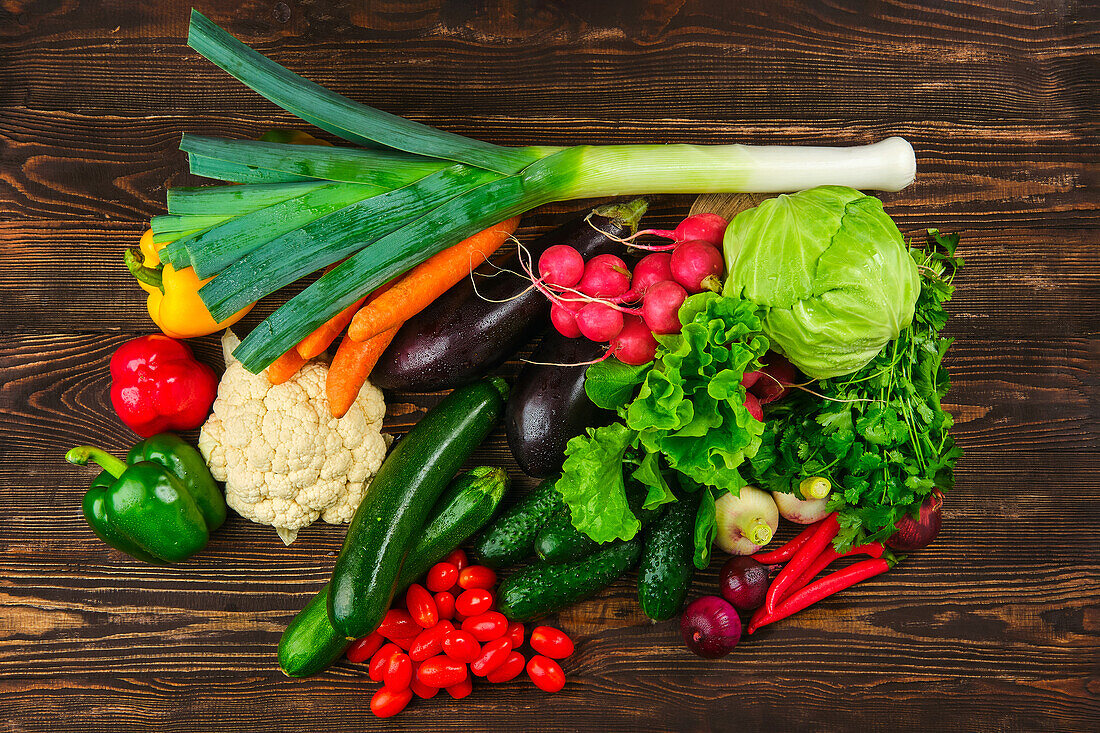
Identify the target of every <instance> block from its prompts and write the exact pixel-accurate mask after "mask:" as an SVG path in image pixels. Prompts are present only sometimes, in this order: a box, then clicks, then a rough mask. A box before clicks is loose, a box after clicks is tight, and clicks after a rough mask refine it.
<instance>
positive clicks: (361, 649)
mask: <svg viewBox="0 0 1100 733" xmlns="http://www.w3.org/2000/svg"><path fill="white" fill-rule="evenodd" d="M385 643H386V640H385V639H384V638H382V635H381V634H379V633H378V632H377V631H375V632H374V633H373V634H367V635H366V636H364V637H363V638H362V639H356V640H355V641H353V642H352V643H351V646H349V647H348V651H347V658H348V661H349V662H353V663H355V664H361V663H362V662H365V661H367V660H368V659H370V658H371V657H372V656H373V655H374V653H375V652H376V651H378V650H379V649H381V648H382V645H383V644H385Z"/></svg>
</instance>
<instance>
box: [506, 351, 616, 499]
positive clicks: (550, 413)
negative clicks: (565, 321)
mask: <svg viewBox="0 0 1100 733" xmlns="http://www.w3.org/2000/svg"><path fill="white" fill-rule="evenodd" d="M606 351H607V344H597V343H595V342H592V341H589V340H588V339H584V338H577V339H571V338H566V337H565V336H562V335H561V334H560V333H558V332H557V331H554V330H551V331H550V332H549V333H547V334H546V336H545V337H544V338H543V339H542V341H541V342H540V343H539V345H538V347H537V348H536V349H535V351H534V353H533V354H531V362H538V363H530V362H529V363H527V364H524V365H523V369H521V370H520V373H519V378H518V379H517V380H516V384H515V387H513V388H512V393H511V396H510V397H509V399H508V406H507V407H506V408H505V410H504V429H505V432H506V433H507V435H508V445H509V447H511V449H512V455H513V456H514V457H515V459H516V463H518V464H519V467H520V468H521V469H523V472H524V473H526V474H527V475H528V476H535V477H538V478H545V477H547V476H550V475H551V474H553V473H555V472H556V471H557V470H558V469H559V468H561V464H562V462H563V461H564V460H565V444H566V443H568V442H569V439H570V438H572V437H574V436H577V435H580V434H581V433H583V432H584V429H585V428H587V427H591V426H592V425H594V424H596V423H597V422H598V421H599V420H600V419H601V418H605V417H610V416H611V415H612V413H611V412H610V411H609V410H601V409H600V408H598V407H596V405H594V404H593V403H592V400H590V399H588V395H587V394H585V392H584V373H585V372H586V371H587V370H588V365H587V363H585V362H591V361H593V360H595V359H599V358H600V357H601V356H602V355H603V354H604V352H606ZM548 364H581V366H548ZM604 422H606V420H604Z"/></svg>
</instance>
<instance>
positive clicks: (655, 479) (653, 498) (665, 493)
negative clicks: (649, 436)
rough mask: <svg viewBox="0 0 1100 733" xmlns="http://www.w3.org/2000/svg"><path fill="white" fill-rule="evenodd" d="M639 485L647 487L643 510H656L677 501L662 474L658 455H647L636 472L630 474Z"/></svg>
mask: <svg viewBox="0 0 1100 733" xmlns="http://www.w3.org/2000/svg"><path fill="white" fill-rule="evenodd" d="M630 475H631V477H633V478H634V480H636V481H637V482H638V483H640V484H642V485H643V486H645V487H646V495H645V500H644V501H643V502H642V508H643V509H656V508H657V507H659V506H661V505H662V504H668V503H670V502H673V501H676V495H675V494H673V493H672V489H670V488H669V486H668V481H666V480H665V476H664V474H663V473H661V465H660V460H659V459H658V455H657V454H656V453H646V454H645V457H644V458H642V462H641V463H640V464H639V465H638V467H637V468H636V469H634V472H633V473H631V474H630Z"/></svg>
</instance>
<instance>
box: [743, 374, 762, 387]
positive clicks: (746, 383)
mask: <svg viewBox="0 0 1100 733" xmlns="http://www.w3.org/2000/svg"><path fill="white" fill-rule="evenodd" d="M761 376H763V375H762V373H761V372H759V371H756V372H745V374H744V375H743V376H742V377H741V386H742V387H744V388H745V389H748V388H750V387H752V386H753V385H754V384H756V381H757V380H758V379H760V377H761Z"/></svg>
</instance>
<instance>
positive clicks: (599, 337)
mask: <svg viewBox="0 0 1100 733" xmlns="http://www.w3.org/2000/svg"><path fill="white" fill-rule="evenodd" d="M577 328H578V329H579V330H580V332H581V335H582V336H584V337H585V338H586V339H588V340H589V341H597V342H600V343H603V342H605V341H610V340H611V339H613V338H615V337H616V336H618V335H619V332H620V331H622V330H623V314H622V313H620V312H619V311H617V310H615V309H614V308H612V307H611V306H609V305H607V304H605V303H600V302H597V301H593V302H591V303H586V304H585V305H584V307H583V308H581V309H580V311H578V312H577Z"/></svg>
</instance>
